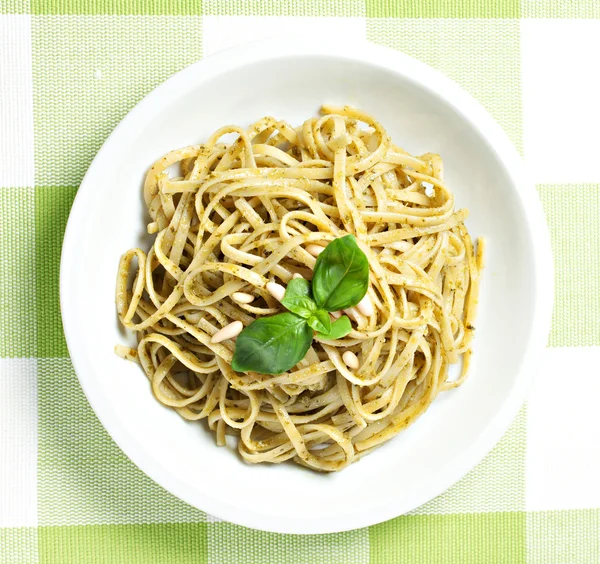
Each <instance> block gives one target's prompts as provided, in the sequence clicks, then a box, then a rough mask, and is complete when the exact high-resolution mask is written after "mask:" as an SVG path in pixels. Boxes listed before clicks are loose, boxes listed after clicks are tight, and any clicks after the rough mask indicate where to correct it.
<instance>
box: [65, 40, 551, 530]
mask: <svg viewBox="0 0 600 564" xmlns="http://www.w3.org/2000/svg"><path fill="white" fill-rule="evenodd" d="M345 43H346V42H344V43H343V44H342V42H339V41H335V40H328V41H319V42H314V43H311V44H306V43H305V42H302V41H300V40H298V41H287V42H286V43H284V44H282V43H281V42H279V41H277V40H274V39H267V40H261V41H256V42H251V43H245V44H242V45H240V46H237V47H232V48H230V49H227V50H224V51H219V52H218V53H215V54H213V55H210V56H209V57H206V58H204V59H202V60H200V61H198V62H196V63H193V64H191V65H189V66H188V67H186V68H184V69H183V70H181V71H179V72H177V73H176V74H174V75H173V76H171V77H170V78H169V79H167V80H166V81H165V82H163V83H162V84H160V85H159V86H158V87H157V88H155V89H154V90H153V91H151V92H150V93H149V94H148V95H147V96H146V97H144V98H143V99H142V100H141V101H140V102H139V103H138V104H137V105H136V106H135V107H134V108H133V109H132V110H131V111H130V112H129V113H128V114H127V115H126V116H125V118H123V120H122V121H121V122H120V123H119V124H118V125H117V127H116V128H115V129H114V131H113V132H112V133H111V134H110V136H109V137H108V138H107V139H106V141H105V142H104V144H103V145H102V147H101V148H100V150H99V151H98V153H97V155H96V157H95V158H94V160H93V161H92V163H91V165H90V167H89V169H88V171H87V172H86V174H85V176H84V178H83V180H82V182H81V185H80V187H79V190H78V191H77V194H76V197H75V200H74V202H73V206H72V209H71V212H70V214H69V219H68V222H67V226H66V230H65V236H64V241H63V247H62V253H61V264H60V307H61V314H62V320H63V327H64V333H65V339H66V342H67V347H68V350H69V353H70V357H71V361H72V363H73V367H74V369H75V372H76V374H77V376H78V379H79V382H80V385H81V387H82V389H83V391H84V393H85V395H86V397H87V399H88V402H89V403H90V405H91V407H92V409H93V410H94V412H95V413H96V415H97V417H98V419H99V420H100V422H101V423H102V425H103V426H104V428H105V429H106V430H107V431H108V433H109V434H110V435H111V437H112V439H113V440H114V441H115V442H116V443H117V445H118V446H119V448H120V449H121V450H122V451H123V452H124V453H125V455H126V456H127V457H128V458H130V459H131V460H132V462H133V463H134V464H135V465H136V466H138V468H140V469H141V470H142V471H143V472H144V473H145V474H147V475H148V476H149V477H150V478H152V479H153V480H154V481H155V482H157V483H158V484H160V485H161V486H162V487H163V488H165V489H166V490H167V491H169V492H170V493H171V494H173V495H175V496H176V497H178V498H180V499H182V500H183V501H185V502H186V503H188V504H190V505H192V506H194V507H197V508H198V509H201V510H202V511H205V512H207V513H209V514H210V515H214V516H216V517H218V518H220V519H223V520H226V521H230V522H234V523H237V524H240V525H243V526H246V527H251V528H255V529H260V530H264V531H270V532H277V533H294V534H315V533H334V532H341V531H347V530H352V529H357V528H360V527H365V526H369V525H375V524H377V523H380V522H383V521H386V520H388V519H391V518H393V517H397V516H399V515H402V514H404V513H406V512H408V511H410V510H412V509H414V508H416V507H419V506H421V505H423V504H424V503H426V502H427V501H429V500H431V499H433V498H434V497H436V496H437V495H439V494H441V493H442V492H443V491H445V490H446V489H448V488H449V487H450V486H452V485H453V484H454V483H456V482H457V481H458V480H460V478H462V477H463V476H464V475H465V474H466V473H467V472H468V471H470V470H471V469H472V468H473V467H474V466H475V465H476V464H477V463H478V462H480V461H481V460H482V459H483V458H484V456H485V455H486V454H487V453H488V452H489V451H490V450H491V449H492V448H493V447H494V446H495V445H496V443H497V442H498V441H499V440H500V438H501V437H502V435H503V434H504V433H505V431H506V430H507V429H508V427H509V425H510V424H511V423H512V421H513V420H514V418H515V417H516V415H517V413H518V411H519V409H520V407H521V406H522V404H523V402H524V400H525V398H526V395H527V392H528V390H529V388H530V386H531V384H532V382H533V378H534V375H535V373H536V372H537V369H538V367H539V364H540V360H541V356H542V354H543V351H544V349H545V347H546V343H547V338H548V333H549V329H550V320H551V313H552V305H553V295H554V277H553V263H552V252H551V246H550V236H549V232H548V228H547V225H546V221H545V218H544V214H543V210H542V206H541V202H540V200H539V198H538V196H537V193H536V190H535V186H534V185H533V183H532V182H531V181H530V180H529V178H528V175H527V172H526V170H525V168H524V166H523V163H522V161H521V157H520V156H519V154H518V152H517V151H516V149H515V148H514V146H513V145H512V143H511V142H510V140H509V139H508V136H507V135H506V133H505V132H504V131H503V130H502V128H501V127H500V126H499V125H498V124H497V123H496V122H495V121H494V119H493V118H492V117H491V116H490V115H489V114H488V113H487V111H486V110H485V109H484V108H483V107H482V106H481V105H480V103H479V102H477V101H476V100H475V99H474V98H473V97H472V96H471V95H470V94H468V93H467V92H466V91H465V90H463V89H462V88H461V87H460V86H458V85H457V84H456V83H455V82H454V81H452V80H451V79H450V78H449V77H447V76H446V75H444V74H442V73H441V72H439V71H437V70H435V69H433V68H432V67H430V66H429V65H427V64H425V63H422V62H420V61H418V60H416V59H414V58H412V57H410V56H409V55H406V54H404V53H402V52H399V51H395V50H392V49H390V48H387V47H382V46H379V45H375V44H373V43H369V42H367V41H354V42H353V43H352V45H346V44H345ZM306 56H313V57H334V58H338V59H343V60H348V61H354V62H359V63H363V64H368V65H371V66H374V67H378V68H380V69H382V70H386V71H388V72H390V71H391V72H394V73H396V74H399V75H401V76H403V77H404V78H405V79H408V80H411V81H412V82H413V83H416V84H417V85H419V86H420V87H421V88H424V89H426V90H430V91H434V92H436V93H437V95H438V96H441V97H442V98H443V99H444V100H445V101H446V102H447V103H448V104H450V105H451V106H452V107H453V108H454V110H455V111H457V113H458V114H460V116H461V117H462V119H464V120H466V121H467V122H468V123H469V125H470V126H471V127H472V128H473V129H475V130H476V131H478V133H479V134H480V135H481V136H482V137H483V138H485V139H486V140H487V142H488V143H489V147H490V149H491V150H492V151H493V152H494V153H495V155H496V158H497V159H498V160H499V161H500V163H501V164H502V165H503V166H504V168H505V169H506V171H507V174H508V176H509V178H510V179H511V182H512V185H513V186H514V190H515V193H516V197H517V199H518V200H519V202H520V204H521V205H522V206H523V208H524V210H525V216H526V218H527V222H528V224H529V228H530V232H531V233H532V237H535V241H536V243H535V253H534V271H535V273H536V286H535V295H534V296H532V300H533V315H532V328H531V332H530V334H529V336H528V343H527V346H526V348H525V353H524V357H523V362H522V363H521V366H520V368H519V371H518V374H517V377H516V378H515V382H514V384H513V387H512V388H511V390H510V392H509V393H508V394H507V396H506V397H505V398H504V402H503V404H502V406H501V407H500V408H499V409H498V410H497V412H496V413H494V414H493V415H492V416H491V418H490V421H489V424H488V425H487V426H486V427H485V428H484V429H482V430H481V433H480V434H479V435H478V437H477V438H476V440H474V441H473V442H472V443H471V445H470V446H469V448H467V449H465V450H464V451H463V452H462V453H461V454H460V455H459V456H457V458H456V461H454V462H453V464H451V465H449V466H448V468H447V470H446V471H445V472H444V473H443V474H441V475H440V477H439V478H438V479H437V480H435V481H432V482H431V483H428V485H427V487H421V488H420V489H418V490H415V491H413V492H411V493H410V494H409V495H408V496H406V497H405V500H404V502H403V503H402V504H399V503H398V502H396V501H395V499H394V497H393V496H391V498H390V500H389V501H387V502H386V503H385V504H383V505H380V506H377V507H375V508H373V509H371V510H370V511H368V512H364V513H363V512H357V513H354V514H352V515H348V516H342V517H339V516H338V517H335V518H325V519H319V518H318V516H315V519H312V520H310V521H308V520H305V519H298V518H295V517H293V516H288V515H286V516H272V515H265V514H263V513H261V512H260V508H258V510H249V509H245V508H239V507H236V506H233V505H231V504H228V503H225V502H221V501H219V500H218V499H216V498H209V497H206V496H205V495H204V494H202V493H201V492H198V491H190V490H189V488H187V487H186V486H185V485H184V484H183V482H180V481H179V480H178V479H177V478H176V477H174V476H173V475H171V474H169V473H167V472H164V471H163V470H162V468H161V467H157V466H156V465H154V464H153V462H152V459H151V458H150V457H148V456H147V455H146V453H145V451H144V450H143V449H142V448H141V447H139V446H138V444H137V443H136V442H135V441H134V440H132V436H131V435H130V434H129V433H128V431H127V429H125V428H124V427H122V426H121V425H120V424H119V423H118V420H117V418H116V417H114V416H113V415H112V411H113V410H112V407H111V405H110V402H107V401H103V394H102V393H99V388H98V385H97V384H96V383H95V381H94V379H90V378H86V376H85V374H86V366H85V364H86V363H85V362H84V359H83V356H82V355H81V354H80V352H79V349H78V347H77V344H76V339H75V333H76V330H75V322H76V318H77V312H76V311H74V308H71V307H70V306H69V296H70V294H71V291H72V281H71V279H70V277H69V276H68V275H67V273H68V272H70V271H71V269H73V268H75V265H76V260H77V249H78V241H77V237H76V233H77V231H78V227H79V225H81V223H82V222H83V217H84V215H85V214H84V213H82V212H84V211H85V209H87V206H88V199H89V197H90V196H91V194H90V191H89V190H86V186H87V185H88V184H90V183H91V182H92V181H91V179H92V178H93V177H94V176H96V174H98V173H99V172H101V171H102V170H103V169H104V167H106V166H109V163H110V161H111V159H112V158H113V156H114V155H116V154H117V153H118V150H119V143H117V142H116V141H117V140H118V139H119V138H120V137H121V136H122V135H123V134H125V133H126V132H127V131H135V130H136V129H137V128H139V127H142V125H143V124H144V122H145V121H147V119H148V116H149V115H153V114H157V113H160V111H161V110H162V109H163V108H164V107H166V106H167V105H169V104H171V103H172V101H173V100H174V99H176V98H177V97H179V96H181V95H183V94H185V93H186V92H187V91H189V90H190V89H192V88H194V87H195V85H196V77H202V78H201V80H202V82H207V81H210V80H211V79H213V78H214V77H216V76H218V75H221V74H223V73H227V72H230V71H232V70H234V69H236V68H239V67H242V66H244V65H246V64H252V63H257V62H264V61H269V60H279V59H286V58H290V57H306Z"/></svg>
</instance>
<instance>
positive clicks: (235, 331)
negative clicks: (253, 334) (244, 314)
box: [210, 321, 244, 343]
mask: <svg viewBox="0 0 600 564" xmlns="http://www.w3.org/2000/svg"><path fill="white" fill-rule="evenodd" d="M243 328H244V324H243V323H242V322H241V321H233V322H231V323H230V324H229V325H225V327H223V329H220V330H219V331H217V332H216V333H215V334H214V335H213V336H212V339H211V340H210V342H211V343H220V342H221V341H226V340H227V339H233V338H234V337H237V336H238V335H239V334H240V333H241V332H242V329H243Z"/></svg>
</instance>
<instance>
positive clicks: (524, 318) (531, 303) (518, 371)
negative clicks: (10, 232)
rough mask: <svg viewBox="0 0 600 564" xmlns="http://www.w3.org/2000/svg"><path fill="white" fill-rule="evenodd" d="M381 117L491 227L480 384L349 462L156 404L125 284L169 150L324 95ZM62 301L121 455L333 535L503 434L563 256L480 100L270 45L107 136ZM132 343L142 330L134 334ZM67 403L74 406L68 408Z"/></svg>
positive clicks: (218, 507)
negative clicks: (276, 456) (119, 293)
mask: <svg viewBox="0 0 600 564" xmlns="http://www.w3.org/2000/svg"><path fill="white" fill-rule="evenodd" d="M324 102H327V103H335V104H350V105H354V106H357V107H359V108H361V109H364V110H366V111H367V112H370V113H372V114H373V115H374V116H375V117H376V118H377V119H379V120H380V121H381V123H382V124H383V125H384V126H385V127H386V128H387V131H388V132H389V133H390V135H391V137H392V139H393V140H394V141H395V143H396V144H398V145H400V146H401V147H403V148H405V149H406V150H408V151H409V152H410V153H413V154H421V153H424V152H435V153H439V154H440V155H441V156H442V158H443V160H444V164H445V178H446V180H447V182H448V184H449V186H450V187H451V188H452V189H453V191H454V192H455V194H456V202H457V206H458V207H468V208H469V209H470V212H471V214H470V217H469V219H468V222H467V224H468V227H469V230H470V231H471V233H472V234H473V235H474V236H481V235H483V236H485V237H486V238H487V241H488V252H487V261H486V262H487V268H486V271H485V274H484V278H483V284H482V295H481V300H480V310H479V317H478V321H477V332H476V340H475V347H474V348H475V354H474V362H473V367H472V371H471V374H470V377H469V380H468V381H467V382H466V383H465V385H464V386H462V387H461V388H459V389H457V390H455V391H451V392H448V393H444V394H443V395H442V396H440V397H439V398H438V399H437V400H436V401H435V402H434V404H433V406H432V407H431V408H430V409H429V411H428V412H427V413H426V414H425V415H424V416H422V417H421V418H420V419H419V420H418V421H417V422H416V423H415V424H414V425H413V426H412V427H410V428H409V429H408V430H407V431H405V432H403V433H402V434H400V435H399V436H398V437H396V438H395V439H393V440H392V441H390V442H388V443H387V444H386V445H384V446H383V447H382V448H380V449H378V450H377V451H375V452H374V453H372V454H370V455H368V456H366V457H365V458H364V459H362V460H360V461H359V462H357V463H356V464H353V465H352V466H350V467H349V468H347V469H345V470H343V471H342V472H340V473H336V474H318V473H315V472H311V471H308V470H306V469H303V468H301V467H297V466H295V465H292V464H289V465H288V464H283V465H276V466H272V465H256V466H251V465H247V464H245V463H244V462H242V461H241V459H240V458H239V457H238V456H237V453H236V451H235V450H233V449H232V448H218V447H217V446H215V443H214V438H213V436H212V434H210V433H209V432H208V431H207V430H206V428H205V427H204V426H203V424H201V423H188V422H185V421H184V420H183V419H181V418H180V417H179V415H177V414H176V413H175V412H173V411H171V410H170V409H167V408H165V407H163V406H162V405H160V404H159V403H158V402H157V401H156V400H155V399H154V397H153V396H152V393H151V390H150V387H149V383H148V381H147V379H146V377H145V376H144V375H143V373H142V370H141V368H140V367H139V366H137V365H136V364H134V363H129V362H125V361H123V360H122V359H120V358H118V357H117V356H115V354H114V352H113V347H114V345H115V344H117V343H122V342H124V341H125V340H126V339H129V340H130V341H131V337H130V336H125V335H124V333H123V332H122V331H121V330H120V328H119V325H118V323H117V318H116V314H115V305H114V287H115V279H116V271H117V264H118V260H119V256H120V255H121V253H122V252H124V251H125V250H126V249H129V248H131V247H133V246H138V245H141V246H142V247H146V248H147V247H148V246H149V240H148V236H147V235H144V222H143V217H144V212H145V210H144V207H143V204H142V196H141V183H142V179H143V177H144V175H145V172H146V170H147V169H148V167H149V165H150V164H151V163H152V162H153V161H154V160H155V159H156V158H157V157H159V156H161V155H163V154H164V153H166V152H167V151H169V150H170V149H173V148H176V147H181V146H184V145H188V144H192V143H198V142H201V141H203V140H205V139H206V138H207V137H208V135H209V134H210V133H212V132H213V131H214V130H215V129H217V128H218V127H220V126H222V125H225V124H230V123H235V124H239V125H249V124H250V123H251V122H253V121H254V120H256V119H258V118H260V117H262V116H265V115H273V116H277V117H278V118H283V119H286V120H288V121H289V122H290V123H292V124H300V123H301V122H302V121H303V120H304V119H306V118H307V117H309V116H312V115H315V114H316V113H317V112H318V110H319V107H320V105H321V104H322V103H324ZM60 282H61V288H60V289H61V307H62V315H63V323H64V328H65V334H66V338H67V343H68V346H69V351H70V353H71V358H72V361H73V364H74V367H75V370H76V371H77V374H78V375H79V379H80V382H81V385H82V387H83V389H84V391H85V393H86V394H87V397H88V399H89V402H90V404H91V405H92V407H93V408H94V410H95V412H96V414H97V415H98V417H99V418H100V420H101V421H102V423H103V424H104V426H105V427H106V429H107V430H108V432H109V433H110V434H111V435H112V437H113V438H114V440H115V441H116V442H117V444H118V445H119V446H120V447H121V448H122V449H123V451H124V452H125V453H126V454H127V455H128V456H129V457H130V458H131V460H133V462H135V464H137V465H138V466H139V467H140V468H141V469H142V470H143V471H144V472H146V473H147V474H148V475H149V476H150V477H151V478H153V479H154V480H155V481H156V482H158V483H159V484H161V485H162V486H163V487H164V488H166V489H167V490H168V491H170V492H172V493H173V494H175V495H176V496H178V497H180V498H181V499H183V500H185V501H186V502H188V503H190V504H191V505H194V506H196V507H198V508H200V509H203V510H205V511H207V512H208V513H210V514H212V515H215V516H217V517H220V518H222V519H226V520H228V521H233V522H234V523H239V524H241V525H246V526H248V527H254V528H257V529H263V530H268V531H276V532H285V533H330V532H335V531H343V530H348V529H353V528H357V527H363V526H366V525H372V524H374V523H378V522H381V521H384V520H386V519H390V518H392V517H395V516H397V515H400V514H402V513H405V512H407V511H410V510H411V509H414V508H415V507H418V506H419V505H422V504H423V503H425V502H427V501H428V500H430V499H432V498H433V497H435V496H437V495H438V494H440V493H441V492H443V491H444V490H445V489H447V488H448V487H450V486H451V485H452V484H453V483H455V482H456V481H457V480H458V479H460V478H461V477H462V476H463V475H464V474H465V473H466V472H468V471H469V470H470V469H471V468H472V467H473V466H475V464H477V462H479V461H480V460H481V459H482V458H483V457H484V456H485V454H486V453H487V452H488V451H489V450H490V449H491V448H492V447H493V446H494V444H495V443H496V442H497V441H498V440H499V438H500V437H501V436H502V434H503V432H504V431H505V430H506V429H507V427H508V425H509V424H510V422H511V421H512V419H513V418H514V417H515V415H516V413H517V411H518V409H519V407H520V406H521V404H522V402H523V400H524V399H525V395H526V392H527V389H528V388H529V385H530V383H531V380H532V378H533V375H534V373H535V371H536V369H537V368H538V364H539V359H540V353H541V352H542V350H543V348H544V346H545V343H546V338H547V334H548V328H549V321H550V309H551V296H552V269H551V255H550V245H549V238H548V234H547V229H546V225H545V222H544V218H543V215H542V211H541V206H540V204H539V202H538V199H537V196H536V192H535V189H534V187H533V185H532V184H530V183H529V182H528V181H527V180H526V178H525V176H524V174H523V170H522V167H521V162H520V158H519V156H518V154H517V152H516V151H515V149H514V148H513V147H512V146H511V144H510V142H509V141H508V139H507V137H506V136H505V134H504V133H503V131H502V130H501V129H500V127H499V126H498V125H497V124H496V123H495V122H494V121H493V120H492V118H490V116H489V115H488V114H487V113H486V112H485V111H484V110H483V108H482V107H481V106H480V105H479V104H478V103H477V102H476V101H474V100H473V98H471V97H470V96H469V95H468V94H466V93H465V92H464V91H463V90H461V89H460V88H459V87H458V86H457V85H456V84H454V83H453V82H452V81H450V80H449V79H448V78H446V77H445V76H443V75H442V74H440V73H438V72H437V71H435V70H433V69H431V68H430V67H428V66H426V65H424V64H422V63H420V62H418V61H415V60H414V59H411V58H410V57H407V56H406V55H403V54H401V53H397V52H394V51H391V50H387V49H384V48H380V47H376V46H374V45H370V44H363V43H359V44H355V45H353V46H347V45H345V46H343V47H338V46H336V45H325V46H324V45H323V44H322V43H321V42H314V44H313V45H307V44H306V43H302V42H299V41H298V42H293V41H290V42H288V44H282V43H281V42H276V43H275V42H262V43H257V44H252V45H249V46H244V47H240V48H237V49H233V50H229V51H225V52H222V53H219V54H217V55H214V56H212V57H209V58H207V59H205V60H203V61H200V62H198V63H196V64H194V65H192V66H190V67H188V68H186V69H185V70H183V71H181V72H180V73H178V74H176V75H175V76H173V77H172V78H171V79H169V80H168V81H167V82H165V83H164V84H162V85H161V86H160V87H158V88H157V89H156V90H155V91H154V92H152V93H151V94H149V95H148V96H147V97H146V98H145V99H144V100H143V101H142V102H140V103H139V104H138V105H137V106H136V107H135V108H134V109H133V110H132V111H131V112H130V113H129V115H127V117H126V118H125V119H124V120H123V121H122V123H121V124H120V125H119V126H118V127H117V128H116V129H115V131H114V133H113V134H112V135H111V136H110V137H109V139H108V140H107V141H106V143H105V144H104V146H103V147H102V149H101V150H100V152H99V153H98V155H97V156H96V158H95V160H94V162H93V163H92V165H91V167H90V169H89V171H88V173H87V174H86V176H85V179H84V181H83V183H82V184H81V187H80V189H79V192H78V193H77V198H76V199H75V203H74V205H73V209H72V211H71V215H70V217H69V223H68V226H67V231H66V235H65V240H64V246H63V253H62V263H61V280H60ZM133 342H134V341H133ZM65 417H68V414H65Z"/></svg>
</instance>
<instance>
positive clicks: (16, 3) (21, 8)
mask: <svg viewBox="0 0 600 564" xmlns="http://www.w3.org/2000/svg"><path fill="white" fill-rule="evenodd" d="M29 4H30V1H29V0H0V14H28V13H29V9H30V6H29ZM0 562H1V561H0Z"/></svg>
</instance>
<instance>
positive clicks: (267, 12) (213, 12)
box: [203, 0, 365, 25]
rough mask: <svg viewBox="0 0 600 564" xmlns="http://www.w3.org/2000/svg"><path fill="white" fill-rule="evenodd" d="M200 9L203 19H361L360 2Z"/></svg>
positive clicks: (321, 0) (316, 0)
mask: <svg viewBox="0 0 600 564" xmlns="http://www.w3.org/2000/svg"><path fill="white" fill-rule="evenodd" d="M203 6H204V15H206V16H295V17H338V18H340V17H361V16H362V17H364V15H365V4H364V0H204V5H203ZM273 23H274V24H275V25H277V24H276V22H275V21H274V22H273Z"/></svg>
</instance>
